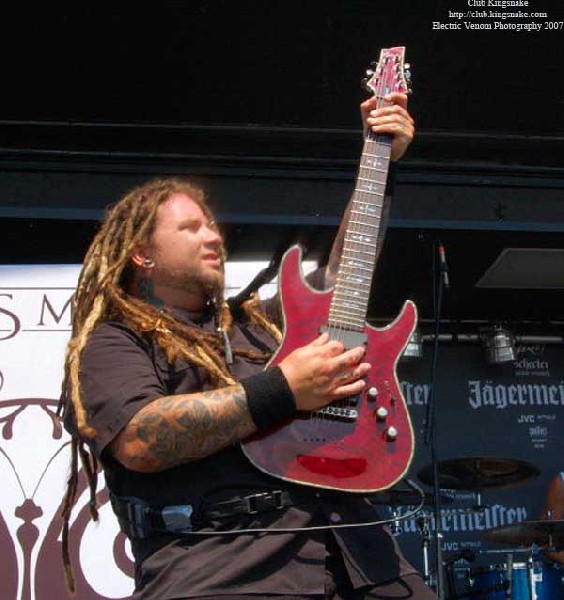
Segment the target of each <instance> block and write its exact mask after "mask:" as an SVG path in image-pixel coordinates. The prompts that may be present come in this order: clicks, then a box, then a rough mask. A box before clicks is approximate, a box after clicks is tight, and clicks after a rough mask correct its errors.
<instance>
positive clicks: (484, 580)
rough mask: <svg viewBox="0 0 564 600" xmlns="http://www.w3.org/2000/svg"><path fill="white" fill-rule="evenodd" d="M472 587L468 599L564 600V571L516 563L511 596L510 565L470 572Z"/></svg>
mask: <svg viewBox="0 0 564 600" xmlns="http://www.w3.org/2000/svg"><path fill="white" fill-rule="evenodd" d="M531 581H532V583H533V595H532V597H531ZM468 587H469V590H470V593H469V594H468V597H469V598H474V599H475V600H508V599H509V598H511V600H564V570H563V569H562V568H561V567H558V566H554V565H549V564H545V563H541V562H538V561H535V562H534V564H533V566H531V565H530V564H528V563H522V562H516V563H513V567H512V572H511V595H508V591H509V588H510V586H509V580H508V573H507V565H505V564H502V565H494V566H492V567H481V568H477V569H471V570H470V572H469V577H468Z"/></svg>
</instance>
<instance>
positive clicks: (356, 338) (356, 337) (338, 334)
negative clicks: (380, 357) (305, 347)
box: [319, 325, 368, 350]
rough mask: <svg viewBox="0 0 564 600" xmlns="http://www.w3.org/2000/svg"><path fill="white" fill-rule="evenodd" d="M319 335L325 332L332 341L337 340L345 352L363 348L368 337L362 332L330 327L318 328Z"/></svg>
mask: <svg viewBox="0 0 564 600" xmlns="http://www.w3.org/2000/svg"><path fill="white" fill-rule="evenodd" d="M319 332H320V333H325V332H327V333H328V334H329V337H330V338H331V339H332V340H339V342H342V344H343V345H344V346H345V348H346V349H347V350H350V349H351V348H356V347H357V346H365V345H366V340H367V338H368V336H367V335H366V333H364V332H363V331H352V330H350V329H341V328H338V327H334V326H331V325H324V326H323V327H321V328H320V331H319Z"/></svg>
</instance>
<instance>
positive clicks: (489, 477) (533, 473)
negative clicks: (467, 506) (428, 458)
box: [417, 456, 540, 490]
mask: <svg viewBox="0 0 564 600" xmlns="http://www.w3.org/2000/svg"><path fill="white" fill-rule="evenodd" d="M437 467H438V473H439V487H440V488H443V489H451V490H484V489H487V488H508V487H513V486H515V485H520V484H522V483H525V482H526V481H529V480H531V479H534V478H535V477H537V476H538V475H539V473H540V470H539V469H537V467H535V466H533V465H531V464H530V463H528V462H525V461H524V460H515V459H513V458H498V457H496V456H468V457H464V458H453V459H450V460H443V461H439V463H438V465H437ZM417 476H418V477H419V479H420V480H421V481H422V482H423V483H426V484H427V485H433V466H432V465H428V466H426V467H424V468H423V469H421V470H420V471H419V472H418V473H417Z"/></svg>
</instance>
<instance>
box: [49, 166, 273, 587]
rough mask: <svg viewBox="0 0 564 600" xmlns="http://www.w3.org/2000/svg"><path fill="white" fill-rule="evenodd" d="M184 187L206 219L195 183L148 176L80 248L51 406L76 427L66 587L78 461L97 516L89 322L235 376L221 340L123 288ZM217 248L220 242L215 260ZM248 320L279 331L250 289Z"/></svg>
mask: <svg viewBox="0 0 564 600" xmlns="http://www.w3.org/2000/svg"><path fill="white" fill-rule="evenodd" d="M175 193H184V194H186V195H188V196H189V197H190V198H191V199H192V200H194V201H195V202H196V203H197V204H198V205H199V206H200V208H201V209H202V211H203V212H204V214H205V215H206V217H207V218H208V219H209V221H210V222H211V221H212V220H213V215H212V213H211V211H210V209H209V207H208V205H207V203H206V199H205V194H204V192H203V189H202V188H201V187H200V186H199V185H198V184H196V183H195V182H193V181H191V180H189V179H186V178H181V177H169V178H162V179H155V180H152V181H149V182H147V183H145V184H144V185H141V186H139V187H137V188H134V189H133V190H131V191H130V192H128V193H127V194H126V195H125V196H124V197H123V198H122V199H121V200H120V201H119V202H118V203H117V204H115V205H114V206H113V207H112V208H111V209H110V211H109V212H108V213H107V215H106V217H105V219H104V221H103V223H102V225H101V227H100V229H99V231H98V233H97V234H96V236H95V237H94V240H93V241H92V244H91V245H90V248H89V250H88V252H87V253H86V256H85V259H84V263H83V267H82V270H81V273H80V276H79V279H78V285H77V289H76V293H75V296H74V299H73V309H74V310H73V323H72V335H71V339H70V341H69V343H68V346H67V352H66V358H65V371H64V380H63V393H62V396H61V402H60V404H59V409H58V411H59V413H61V412H62V411H64V410H67V409H68V408H69V407H72V410H73V412H74V418H75V420H76V428H77V434H76V435H73V436H72V442H71V448H72V450H71V465H70V474H69V478H68V482H67V490H66V493H65V499H64V502H63V509H62V517H63V533H62V541H63V563H64V569H65V578H66V582H67V587H68V588H69V590H70V591H71V592H74V577H73V572H72V567H71V563H70V555H69V543H68V537H69V522H70V513H71V510H72V508H73V506H74V503H75V501H76V497H77V493H78V471H79V460H80V464H81V466H82V469H83V471H84V474H85V476H86V480H87V486H88V488H89V494H90V502H89V509H90V514H91V517H92V519H94V520H97V519H98V509H97V498H96V488H97V474H98V468H99V465H98V461H97V460H96V457H95V456H94V455H93V454H91V453H90V452H89V451H88V450H87V448H86V445H85V441H87V440H89V439H93V438H94V437H95V436H96V431H95V430H94V428H93V427H92V426H91V425H89V423H88V421H87V415H86V411H85V409H84V406H83V404H82V399H81V390H80V382H79V372H80V360H81V355H82V351H83V350H84V348H85V346H86V343H87V341H88V339H89V337H90V335H91V334H92V332H93V331H94V329H95V327H96V326H97V325H98V324H99V323H101V322H104V321H110V320H119V321H121V322H122V323H124V324H125V325H127V326H128V327H130V328H132V329H134V330H136V331H138V332H140V333H142V334H143V335H145V336H147V337H148V338H149V339H152V340H153V341H154V342H155V343H156V344H158V345H159V346H160V347H161V348H162V349H163V350H164V352H165V353H166V356H167V359H168V360H169V361H170V362H171V363H173V362H175V361H176V360H177V359H179V358H184V359H185V360H187V361H188V362H190V363H191V364H194V365H196V366H198V367H201V368H203V369H204V370H205V371H206V372H207V373H208V376H209V378H210V381H211V382H212V383H213V384H215V385H216V386H218V387H221V386H226V385H232V384H234V383H235V380H234V379H233V378H232V376H231V374H230V373H229V370H228V367H227V365H226V363H225V360H224V358H223V343H224V342H223V339H222V338H221V336H219V335H216V334H214V333H207V332H204V331H201V330H200V329H198V328H195V327H190V326H188V325H185V324H183V323H181V322H179V321H178V320H176V319H175V318H174V317H172V316H171V315H169V314H167V313H165V312H163V311H160V310H158V309H157V308H155V307H154V306H151V305H150V304H148V303H146V302H144V301H142V300H140V299H139V298H136V297H134V296H132V295H130V294H128V292H127V288H128V285H129V284H130V282H131V281H130V280H131V277H132V272H131V263H130V258H131V256H132V254H133V252H134V250H135V249H136V248H137V247H138V246H139V245H140V244H142V243H144V242H146V241H147V240H149V238H150V236H151V235H152V233H153V231H154V228H155V222H156V217H157V210H158V207H159V206H160V205H161V204H162V203H163V202H165V201H166V200H167V199H168V198H169V197H170V196H171V195H172V194H175ZM224 257H225V252H224V250H223V248H222V259H224ZM241 308H242V309H243V310H244V312H245V313H246V314H247V316H248V318H249V319H250V321H251V323H253V324H254V325H257V326H259V327H262V328H264V329H265V330H266V331H268V332H269V333H270V334H271V335H272V336H273V337H274V339H275V340H276V341H278V342H280V340H281V337H282V335H281V332H280V330H279V329H278V328H277V327H276V325H274V323H272V322H270V321H269V320H268V319H267V318H266V317H265V316H264V315H263V314H262V313H261V312H260V311H259V310H258V297H256V296H253V297H252V298H250V299H249V300H247V301H246V302H245V303H243V305H242V307H241ZM218 320H219V326H220V328H221V329H222V330H223V331H229V329H230V328H231V324H232V321H233V318H232V316H231V313H230V310H229V306H228V303H227V302H224V301H222V302H221V303H220V304H219V309H218ZM233 352H234V354H238V355H244V356H246V357H248V358H251V359H254V360H261V361H264V362H266V360H267V359H268V355H267V354H264V353H259V352H253V351H248V350H237V349H234V350H233Z"/></svg>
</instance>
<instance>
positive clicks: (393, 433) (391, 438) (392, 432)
mask: <svg viewBox="0 0 564 600" xmlns="http://www.w3.org/2000/svg"><path fill="white" fill-rule="evenodd" d="M397 437H398V430H397V429H396V428H395V427H393V426H392V427H388V429H386V440H387V441H388V442H395V441H396V439H397Z"/></svg>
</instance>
